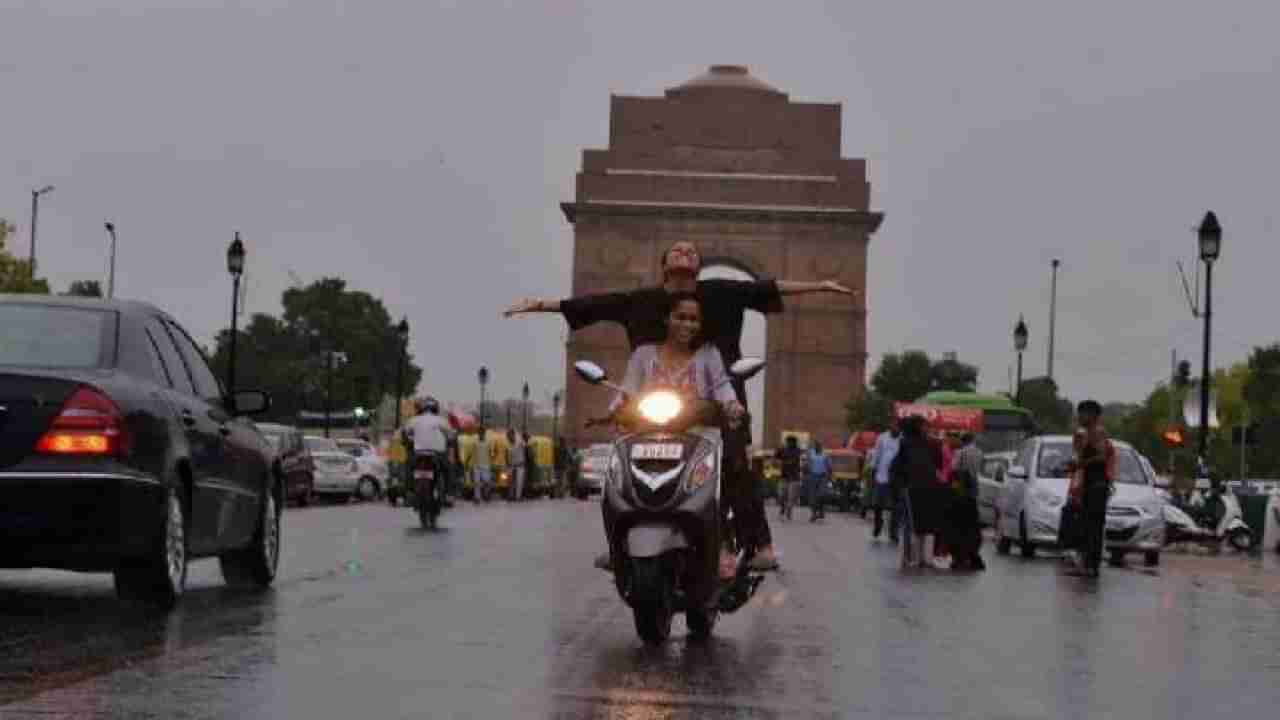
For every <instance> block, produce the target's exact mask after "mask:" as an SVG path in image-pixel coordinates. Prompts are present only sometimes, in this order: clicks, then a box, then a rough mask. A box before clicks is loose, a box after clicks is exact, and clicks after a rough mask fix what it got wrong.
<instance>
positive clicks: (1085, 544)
mask: <svg viewBox="0 0 1280 720" xmlns="http://www.w3.org/2000/svg"><path fill="white" fill-rule="evenodd" d="M1076 417H1077V419H1078V421H1079V424H1080V427H1079V428H1078V429H1077V430H1076V432H1075V435H1074V437H1073V438H1072V449H1073V450H1074V451H1075V472H1074V473H1073V474H1072V479H1071V489H1070V492H1069V495H1070V499H1069V502H1073V503H1076V505H1077V506H1078V507H1079V508H1080V515H1079V531H1078V532H1079V533H1080V534H1079V541H1080V549H1081V551H1082V554H1083V560H1084V567H1083V568H1082V569H1079V570H1071V571H1068V572H1069V573H1070V574H1080V575H1084V576H1085V577H1090V578H1096V577H1098V575H1099V572H1100V570H1101V567H1102V550H1103V544H1104V542H1105V537H1104V533H1105V532H1106V524H1107V500H1108V499H1109V498H1110V497H1111V488H1112V483H1114V482H1115V463H1116V451H1115V446H1114V445H1112V444H1111V440H1110V439H1109V438H1108V437H1107V433H1106V430H1104V429H1103V427H1102V405H1100V404H1099V403H1098V402H1097V401H1096V400H1085V401H1084V402H1082V403H1080V405H1079V406H1078V407H1077V408H1076Z"/></svg>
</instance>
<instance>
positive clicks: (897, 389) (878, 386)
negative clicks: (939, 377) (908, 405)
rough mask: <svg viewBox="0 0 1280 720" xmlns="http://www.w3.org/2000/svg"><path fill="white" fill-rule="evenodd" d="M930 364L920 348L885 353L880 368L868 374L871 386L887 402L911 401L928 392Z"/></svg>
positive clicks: (930, 383)
mask: <svg viewBox="0 0 1280 720" xmlns="http://www.w3.org/2000/svg"><path fill="white" fill-rule="evenodd" d="M932 383H933V365H932V363H930V362H929V355H928V354H927V353H925V352H923V351H920V350H907V351H906V352H903V353H901V354H899V353H885V356H884V358H883V359H881V361H880V367H878V368H876V372H875V374H874V375H872V376H871V389H872V390H874V391H875V392H876V394H878V395H880V396H881V397H883V398H884V399H885V400H887V401H889V402H895V401H896V402H913V401H915V400H918V399H919V398H920V397H921V396H922V395H924V394H926V393H928V392H929V390H930V389H931V387H932Z"/></svg>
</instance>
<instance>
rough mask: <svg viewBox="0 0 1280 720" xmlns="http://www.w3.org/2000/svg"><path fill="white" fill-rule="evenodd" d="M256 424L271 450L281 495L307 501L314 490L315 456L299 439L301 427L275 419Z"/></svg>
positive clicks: (304, 502)
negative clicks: (280, 422)
mask: <svg viewBox="0 0 1280 720" xmlns="http://www.w3.org/2000/svg"><path fill="white" fill-rule="evenodd" d="M257 426H258V430H259V431H260V432H261V433H262V435H263V437H265V438H266V439H267V442H268V443H270V444H271V449H272V450H274V451H275V462H276V470H277V473H278V474H279V475H280V477H282V478H284V487H285V499H286V500H293V501H295V502H297V503H298V504H299V505H302V506H306V505H310V504H311V501H312V499H313V498H314V496H315V492H316V475H315V460H313V459H312V458H311V452H310V451H309V450H307V444H306V443H304V442H303V441H302V431H301V430H299V429H298V428H296V427H293V426H292V425H279V424H277V423H258V424H257Z"/></svg>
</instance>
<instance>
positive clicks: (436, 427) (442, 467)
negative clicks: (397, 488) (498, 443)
mask: <svg viewBox="0 0 1280 720" xmlns="http://www.w3.org/2000/svg"><path fill="white" fill-rule="evenodd" d="M414 405H415V409H416V410H417V411H418V414H417V415H416V416H414V418H413V419H412V420H410V421H409V424H408V425H406V426H405V429H404V434H405V438H406V440H407V441H408V444H409V445H410V446H411V447H412V448H413V452H412V453H411V458H412V459H411V460H410V461H409V463H408V466H409V467H410V468H412V467H413V465H414V462H413V461H414V460H416V459H417V457H418V456H420V455H431V456H432V459H433V460H434V462H435V470H436V477H437V478H438V479H440V481H441V484H440V485H438V486H437V492H439V489H442V488H443V487H444V486H443V482H444V481H445V478H447V477H448V471H449V470H448V455H447V450H448V448H449V443H450V442H451V441H452V439H453V428H452V426H450V425H449V421H448V420H446V419H445V418H443V417H441V416H440V402H439V401H438V400H436V399H435V398H433V397H430V396H427V397H423V398H419V399H418V400H416V401H415V402H414Z"/></svg>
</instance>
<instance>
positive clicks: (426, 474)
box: [413, 470, 436, 480]
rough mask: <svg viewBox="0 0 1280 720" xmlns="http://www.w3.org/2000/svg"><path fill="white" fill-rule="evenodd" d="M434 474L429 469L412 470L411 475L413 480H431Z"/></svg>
mask: <svg viewBox="0 0 1280 720" xmlns="http://www.w3.org/2000/svg"><path fill="white" fill-rule="evenodd" d="M435 476H436V474H435V472H433V471H431V470H414V471H413V477H414V479H415V480H431V479H432V478H434V477H435Z"/></svg>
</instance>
